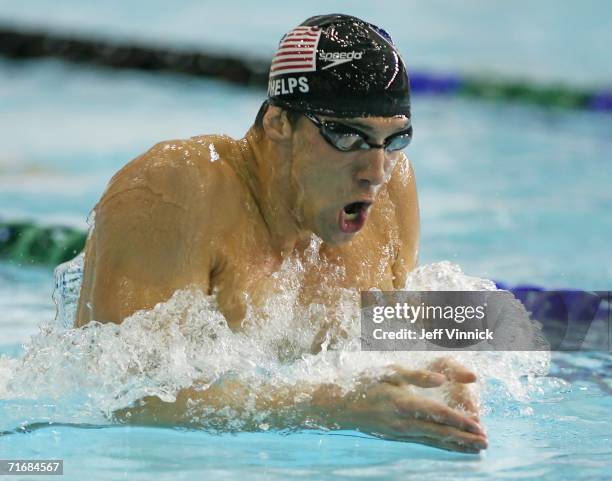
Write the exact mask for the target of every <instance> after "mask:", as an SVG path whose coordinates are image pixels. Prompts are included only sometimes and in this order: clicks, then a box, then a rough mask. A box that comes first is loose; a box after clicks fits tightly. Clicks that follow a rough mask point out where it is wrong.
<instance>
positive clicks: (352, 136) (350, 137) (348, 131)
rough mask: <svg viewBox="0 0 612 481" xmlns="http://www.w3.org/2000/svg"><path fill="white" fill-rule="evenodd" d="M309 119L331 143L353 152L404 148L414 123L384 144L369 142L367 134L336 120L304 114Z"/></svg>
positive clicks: (387, 150) (343, 150)
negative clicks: (326, 119)
mask: <svg viewBox="0 0 612 481" xmlns="http://www.w3.org/2000/svg"><path fill="white" fill-rule="evenodd" d="M304 117H306V118H307V119H308V120H310V121H311V122H312V123H313V124H315V125H316V126H317V128H318V129H319V133H320V134H321V137H323V138H324V139H325V140H326V141H327V143H328V144H329V145H331V146H332V147H334V148H335V149H338V150H340V151H342V152H353V151H355V150H362V149H385V152H387V153H388V152H395V151H398V150H402V149H404V148H406V147H407V146H408V144H410V141H411V140H412V125H411V126H410V127H408V128H407V129H406V130H402V131H401V132H397V133H395V134H393V135H390V136H389V137H387V138H386V139H385V141H384V142H383V143H382V144H373V143H371V142H368V140H367V134H365V133H364V132H361V131H360V130H357V129H354V128H352V127H349V126H348V125H345V124H342V123H340V122H336V121H325V120H321V119H319V118H318V117H316V116H315V115H313V114H307V113H305V114H304Z"/></svg>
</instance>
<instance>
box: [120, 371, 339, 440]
mask: <svg viewBox="0 0 612 481" xmlns="http://www.w3.org/2000/svg"><path fill="white" fill-rule="evenodd" d="M342 399H343V395H342V391H341V389H340V388H339V387H338V386H336V385H334V384H318V385H313V384H307V383H301V384H296V385H287V384H281V385H278V384H262V385H258V386H257V387H252V386H249V385H247V384H245V383H243V382H240V381H237V380H227V379H226V380H223V381H219V382H216V383H214V384H213V385H211V386H209V387H208V388H206V389H202V390H199V389H196V388H186V389H182V390H181V391H179V393H178V394H177V396H176V401H174V402H164V401H162V400H161V399H159V398H158V397H156V396H149V397H146V398H144V399H142V400H140V401H138V402H137V403H136V405H135V406H134V407H130V408H126V409H122V410H120V411H118V412H116V413H114V416H115V418H116V419H118V420H120V421H122V422H128V423H134V424H157V425H159V424H161V425H172V426H177V425H182V426H194V427H196V426H197V427H204V428H212V429H220V430H226V429H236V428H238V429H241V430H259V429H262V427H265V429H299V428H303V427H321V428H324V429H332V428H334V427H337V425H338V421H339V419H336V416H335V415H334V413H336V412H340V405H341V401H342Z"/></svg>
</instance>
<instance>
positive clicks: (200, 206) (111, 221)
mask: <svg viewBox="0 0 612 481" xmlns="http://www.w3.org/2000/svg"><path fill="white" fill-rule="evenodd" d="M411 138H412V124H411V115H410V92H409V82H408V76H407V73H406V69H405V65H404V62H403V60H402V58H401V57H400V55H399V52H398V50H397V49H396V47H395V46H394V45H393V43H392V41H391V38H390V37H389V35H388V34H387V33H386V32H385V31H383V30H382V29H379V28H378V27H376V26H374V25H371V24H369V23H367V22H364V21H362V20H360V19H357V18H355V17H350V16H346V15H325V16H317V17H312V18H310V19H308V20H306V21H305V22H303V23H302V24H301V25H300V26H298V27H296V28H294V29H293V30H292V31H290V32H289V33H288V34H286V35H285V36H284V37H283V39H282V40H281V43H280V45H279V48H278V51H277V52H276V54H275V56H274V58H273V61H272V66H271V69H270V80H269V88H268V99H267V101H266V102H264V104H263V105H262V108H261V109H260V112H259V114H258V115H257V118H256V120H255V124H254V125H253V126H252V127H251V129H250V130H249V131H248V132H247V134H246V135H245V137H244V138H243V139H241V140H238V141H236V140H233V139H231V138H229V137H226V136H213V135H208V136H201V137H194V138H191V139H189V140H182V141H171V142H163V143H160V144H158V145H156V146H154V147H153V148H152V149H151V150H149V151H148V152H146V153H145V154H143V155H142V156H140V157H138V158H136V159H135V160H133V161H132V162H130V163H129V164H127V165H126V166H125V167H124V168H123V169H121V170H120V171H119V172H118V173H117V174H116V175H115V176H114V177H113V179H112V180H111V182H110V184H109V186H108V188H107V190H106V192H105V193H104V195H103V196H102V199H101V200H100V202H99V203H98V204H97V206H96V207H95V227H94V229H93V232H92V233H91V235H90V237H89V239H88V241H87V246H86V256H85V268H84V269H85V270H84V278H83V286H82V290H81V297H80V300H79V308H78V315H77V326H83V325H85V324H86V323H88V322H89V321H91V320H97V321H99V322H114V323H121V322H122V320H123V319H125V318H126V317H128V316H129V315H131V314H133V313H134V312H136V311H138V310H141V309H151V308H153V307H154V306H155V305H156V304H157V303H159V302H163V301H166V300H168V299H169V298H170V297H171V296H172V294H173V293H174V292H175V291H176V290H178V289H183V288H185V287H187V286H192V285H195V286H197V287H198V288H200V289H201V290H202V291H203V292H204V293H205V294H214V295H216V298H217V301H218V305H219V309H220V310H221V312H222V313H223V314H224V316H225V318H226V320H227V323H228V325H229V327H230V328H231V329H233V330H240V329H241V323H242V321H243V320H244V319H245V316H246V313H247V309H248V308H249V307H251V308H257V307H258V306H261V305H262V304H263V303H264V301H265V299H266V298H267V297H268V296H270V295H271V293H273V292H274V291H275V289H277V288H278V286H276V285H275V283H276V281H275V280H273V279H272V278H271V275H272V274H273V273H275V272H277V271H278V270H279V269H280V267H281V265H282V264H283V262H284V261H285V260H287V259H289V258H296V259H302V258H304V257H305V256H306V255H307V250H308V248H309V246H310V245H311V239H312V237H313V235H314V236H316V237H317V238H318V239H320V240H321V241H322V242H321V243H320V246H319V249H318V252H317V256H318V257H317V262H316V263H315V264H312V263H310V264H308V263H305V264H304V265H305V266H306V270H305V272H304V273H303V276H302V280H301V284H300V285H299V286H298V290H299V298H300V302H302V303H303V304H304V305H308V304H309V303H312V302H318V303H323V304H326V305H333V304H334V302H335V301H337V298H336V297H335V296H334V295H333V293H331V292H330V290H328V289H326V288H323V287H322V286H329V285H330V284H332V285H333V286H335V287H336V288H350V289H356V290H369V289H372V288H377V289H381V290H393V289H401V288H402V287H403V286H404V285H405V281H406V275H407V273H408V272H409V271H410V270H412V269H413V268H414V267H415V265H416V261H417V248H418V229H419V220H418V217H419V214H418V204H417V195H416V187H415V179H414V174H413V171H412V168H411V166H410V164H409V163H408V161H407V159H406V157H405V156H404V155H403V154H402V152H401V151H402V149H404V148H405V147H406V146H407V145H408V144H409V142H410V140H411ZM332 323H333V321H330V329H331V324H332ZM314 349H317V346H316V345H315V346H314ZM474 380H475V375H474V374H473V373H471V372H470V371H468V370H467V369H465V368H463V367H462V366H460V365H458V364H457V363H455V362H453V361H452V360H450V359H446V358H442V359H439V360H437V361H436V362H434V363H433V364H432V365H431V366H429V370H410V369H407V368H406V367H404V366H397V365H396V366H390V368H389V371H388V372H387V374H385V375H384V376H382V377H378V378H373V379H366V380H364V382H361V383H360V384H359V386H358V387H356V388H355V389H354V390H353V391H351V392H349V393H343V392H342V391H341V390H340V389H339V388H338V387H337V386H333V385H319V386H302V387H299V388H298V387H295V386H294V387H292V388H291V389H283V388H275V387H270V390H269V391H267V392H265V393H262V395H261V396H260V397H258V403H259V404H260V405H261V408H262V409H268V410H274V409H279V412H281V407H282V408H286V407H287V406H288V405H290V407H292V408H293V410H294V413H293V415H292V416H294V418H295V416H298V417H300V416H302V418H303V419H304V420H306V419H308V420H309V421H310V422H314V423H315V424H316V425H319V426H323V427H329V428H347V429H358V430H362V431H364V432H368V433H373V434H377V435H380V436H384V437H388V438H391V439H398V440H407V441H415V442H420V443H425V444H430V445H433V446H437V447H440V448H445V449H451V450H457V451H464V452H478V451H479V450H481V449H484V448H486V446H487V439H486V434H485V432H484V430H483V429H482V427H481V426H480V424H479V417H478V408H477V406H476V405H475V403H474V401H473V400H472V398H471V396H470V392H469V389H468V388H467V385H468V384H469V383H471V382H474ZM442 384H448V387H449V391H450V392H451V393H452V399H451V407H449V406H445V405H443V404H440V403H437V402H434V401H431V400H428V399H425V398H422V397H419V396H417V395H415V394H414V393H413V392H411V391H410V389H409V386H410V385H417V386H420V387H435V386H440V385H442ZM296 389H297V390H298V391H299V390H300V389H302V390H303V393H304V394H307V396H306V398H307V399H308V401H307V402H304V401H301V402H300V403H297V402H296V401H295V399H298V398H299V399H304V396H299V395H298V396H296V392H295V391H296ZM247 390H248V388H247V387H246V386H243V385H240V384H237V383H232V382H225V383H222V384H220V385H213V386H211V387H210V388H208V389H206V390H204V391H201V390H195V389H186V390H183V391H181V392H180V393H179V395H178V398H177V401H176V403H162V402H161V401H159V400H155V399H149V400H147V402H146V403H144V404H143V406H144V407H142V406H141V408H138V409H134V410H132V411H131V412H130V413H129V414H130V416H131V419H132V420H138V419H141V420H144V421H147V420H152V421H157V422H181V420H182V417H181V416H183V415H184V413H185V412H186V406H187V405H188V404H190V405H193V403H200V404H202V405H205V406H209V407H210V406H212V407H220V408H221V407H225V406H227V405H232V406H233V407H234V408H235V409H236V410H238V411H239V410H240V399H241V393H244V392H245V391H247ZM297 394H300V393H297ZM298 404H299V405H298ZM459 406H461V407H462V408H463V409H465V410H466V411H467V414H466V413H465V412H462V411H461V410H460V409H455V408H458V407H459ZM296 413H297V414H296ZM278 426H279V427H283V419H279V420H278Z"/></svg>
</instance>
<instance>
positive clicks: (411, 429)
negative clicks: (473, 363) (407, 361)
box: [331, 358, 488, 453]
mask: <svg viewBox="0 0 612 481" xmlns="http://www.w3.org/2000/svg"><path fill="white" fill-rule="evenodd" d="M389 367H390V370H391V371H390V373H388V374H386V375H385V376H383V377H382V378H378V379H371V378H367V379H364V380H363V381H362V382H361V383H360V384H359V385H358V386H357V387H356V388H355V389H353V390H352V391H350V392H349V393H348V394H346V395H344V396H343V397H342V400H341V402H340V403H339V404H337V405H336V406H337V408H336V409H333V408H332V409H331V412H334V411H335V412H336V416H335V418H336V421H338V422H337V425H338V426H339V427H341V428H347V429H358V430H360V431H363V432H367V433H370V434H372V435H375V436H380V437H383V438H387V439H394V440H399V441H409V442H416V443H421V444H427V445H429V446H434V447H437V448H441V449H447V450H450V451H459V452H464V453H478V452H479V451H480V450H482V449H486V448H487V446H488V443H487V435H486V433H485V431H484V430H483V428H482V427H481V426H480V424H479V422H478V420H477V419H475V416H474V414H475V415H476V418H477V410H476V411H471V413H472V414H471V415H465V414H462V413H460V412H459V411H457V410H456V409H453V408H452V407H448V406H445V405H444V404H441V403H439V402H436V401H432V400H430V399H427V398H424V397H422V396H418V395H417V394H414V393H413V392H411V390H410V386H418V387H422V388H430V387H439V386H442V385H444V384H445V383H447V382H448V383H449V385H450V386H451V387H452V388H451V391H452V392H453V393H454V394H453V396H454V399H456V402H455V405H456V406H459V405H462V406H464V407H465V408H466V409H468V406H469V408H470V409H476V405H475V404H469V402H468V399H467V395H466V393H465V392H464V391H463V390H462V388H461V386H463V387H464V388H465V383H470V382H474V380H475V379H476V377H475V375H474V374H473V373H471V372H470V371H467V370H466V369H465V368H462V367H461V366H460V365H459V364H458V363H453V361H451V360H449V359H446V358H441V359H439V360H436V361H435V362H434V363H432V365H431V370H413V371H411V370H407V369H404V368H403V367H401V366H398V365H393V366H389Z"/></svg>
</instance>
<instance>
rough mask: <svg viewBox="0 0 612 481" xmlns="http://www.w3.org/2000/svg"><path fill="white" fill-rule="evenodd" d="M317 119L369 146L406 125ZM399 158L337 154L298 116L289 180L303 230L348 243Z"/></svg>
mask: <svg viewBox="0 0 612 481" xmlns="http://www.w3.org/2000/svg"><path fill="white" fill-rule="evenodd" d="M317 118H318V119H320V120H321V121H323V122H325V124H326V125H328V126H330V125H331V127H332V128H337V131H340V132H343V131H349V132H350V131H351V130H354V131H357V132H360V133H362V134H363V137H364V138H365V140H366V141H367V142H368V143H370V144H374V145H383V144H385V142H386V141H387V139H389V138H390V137H391V138H392V136H394V134H398V133H400V132H403V131H405V130H406V129H407V128H408V127H409V125H410V121H409V120H408V119H407V118H406V117H403V116H401V117H358V118H351V119H336V118H332V117H325V116H320V117H317ZM344 127H346V128H348V130H345V129H344ZM401 155H402V154H401V151H392V152H387V151H386V150H385V149H383V148H369V149H359V150H355V151H349V152H344V151H341V150H338V149H337V148H335V147H333V146H332V145H330V143H329V142H328V141H326V140H325V139H324V137H323V136H322V135H321V133H320V131H319V128H318V127H317V126H316V125H315V123H313V122H312V121H310V120H309V119H307V118H305V117H301V118H300V120H299V121H298V123H297V124H296V125H295V128H294V133H293V143H292V169H291V175H292V183H293V185H294V190H295V192H296V199H295V209H296V213H297V215H298V218H299V220H300V224H301V226H302V228H306V229H309V230H312V231H313V232H314V233H315V234H317V235H318V236H319V237H321V239H323V240H324V241H325V242H329V243H332V244H339V243H343V242H347V241H349V240H351V239H352V238H353V237H354V236H355V234H356V233H357V232H359V231H360V230H361V229H362V228H363V226H364V225H365V223H366V221H367V216H368V212H369V210H370V208H371V206H372V204H373V203H374V202H376V196H377V194H378V191H379V190H380V188H381V187H382V186H383V185H384V184H385V183H386V182H387V181H388V180H389V177H390V176H391V172H392V171H393V168H394V167H395V165H396V163H397V161H398V160H399V158H400V156H401Z"/></svg>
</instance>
